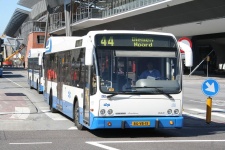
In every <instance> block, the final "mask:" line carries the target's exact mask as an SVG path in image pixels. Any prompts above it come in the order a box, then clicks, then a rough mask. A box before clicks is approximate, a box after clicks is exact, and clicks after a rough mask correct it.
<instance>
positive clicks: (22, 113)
mask: <svg viewBox="0 0 225 150" xmlns="http://www.w3.org/2000/svg"><path fill="white" fill-rule="evenodd" d="M29 115H30V109H29V108H28V107H15V113H14V114H13V115H12V116H11V117H10V118H12V119H22V120H25V119H27V118H28V116H29Z"/></svg>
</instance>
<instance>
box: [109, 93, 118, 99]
mask: <svg viewBox="0 0 225 150" xmlns="http://www.w3.org/2000/svg"><path fill="white" fill-rule="evenodd" d="M116 95H118V93H113V94H111V95H108V96H107V99H110V98H111V97H113V96H116Z"/></svg>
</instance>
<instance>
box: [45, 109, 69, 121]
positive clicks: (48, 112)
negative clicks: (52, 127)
mask: <svg viewBox="0 0 225 150" xmlns="http://www.w3.org/2000/svg"><path fill="white" fill-rule="evenodd" d="M41 111H42V112H44V114H46V115H47V116H48V117H49V118H51V119H52V120H57V121H60V120H68V119H66V118H65V117H63V116H62V115H60V114H57V113H55V114H54V113H51V112H50V110H41Z"/></svg>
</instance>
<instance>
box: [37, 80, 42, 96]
mask: <svg viewBox="0 0 225 150" xmlns="http://www.w3.org/2000/svg"><path fill="white" fill-rule="evenodd" d="M37 92H38V94H42V92H41V91H39V84H38V81H37Z"/></svg>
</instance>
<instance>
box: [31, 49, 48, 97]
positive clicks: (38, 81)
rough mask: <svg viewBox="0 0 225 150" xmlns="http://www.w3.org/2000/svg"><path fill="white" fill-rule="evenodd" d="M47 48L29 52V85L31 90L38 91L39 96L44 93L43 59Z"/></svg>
mask: <svg viewBox="0 0 225 150" xmlns="http://www.w3.org/2000/svg"><path fill="white" fill-rule="evenodd" d="M44 52H45V48H33V49H30V51H29V56H28V68H27V70H28V84H29V85H30V88H31V89H33V88H34V89H36V90H37V91H38V93H39V94H41V93H43V90H44V82H43V64H42V60H43V59H42V57H43V53H44Z"/></svg>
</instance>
